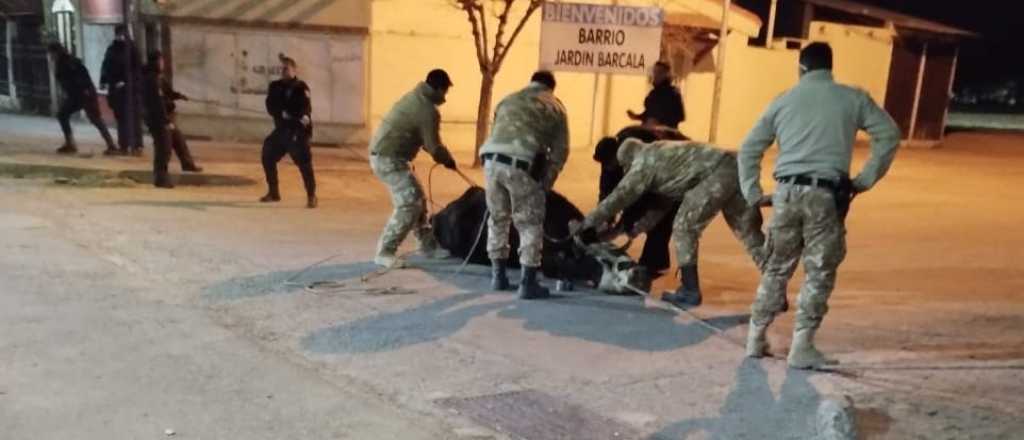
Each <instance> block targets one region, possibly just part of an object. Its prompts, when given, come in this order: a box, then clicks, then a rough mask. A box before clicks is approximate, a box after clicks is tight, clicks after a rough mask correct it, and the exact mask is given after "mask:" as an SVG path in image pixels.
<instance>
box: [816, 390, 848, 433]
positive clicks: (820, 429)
mask: <svg viewBox="0 0 1024 440" xmlns="http://www.w3.org/2000/svg"><path fill="white" fill-rule="evenodd" d="M817 433H818V436H817V439H818V440H857V421H856V416H855V411H854V407H853V399H851V398H850V397H849V396H839V397H828V398H825V399H823V400H822V401H821V403H820V404H818V414H817Z"/></svg>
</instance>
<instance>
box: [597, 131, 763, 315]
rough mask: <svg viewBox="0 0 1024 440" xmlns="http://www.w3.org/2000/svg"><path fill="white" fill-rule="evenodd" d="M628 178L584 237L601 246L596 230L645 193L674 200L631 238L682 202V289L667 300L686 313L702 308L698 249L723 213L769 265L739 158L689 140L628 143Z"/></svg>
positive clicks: (678, 222)
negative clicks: (743, 188) (745, 195)
mask: <svg viewBox="0 0 1024 440" xmlns="http://www.w3.org/2000/svg"><path fill="white" fill-rule="evenodd" d="M617 157H618V160H619V164H620V165H621V166H622V167H623V168H624V169H625V170H626V175H625V177H623V178H622V181H621V182H619V184H618V185H617V186H616V187H615V190H614V191H612V193H611V195H609V196H608V197H606V198H605V199H604V200H603V201H601V203H600V204H599V205H598V206H597V208H595V209H594V211H593V212H591V213H590V214H589V215H587V217H586V218H585V219H584V220H583V224H582V225H581V226H580V231H579V234H580V237H581V238H582V239H583V241H584V242H589V241H595V240H596V237H597V231H596V229H597V228H598V227H600V226H601V225H604V224H606V223H607V222H608V221H609V220H611V219H613V218H615V216H616V215H617V214H618V213H619V212H621V211H622V210H623V209H626V207H628V206H630V205H631V204H633V203H634V202H636V200H637V199H639V198H640V197H641V196H643V195H644V194H645V193H648V192H649V193H652V194H654V195H657V196H660V197H662V198H664V199H667V200H670V201H672V203H669V204H666V208H665V209H664V210H653V211H651V212H650V213H648V214H647V215H646V216H645V217H644V218H642V219H641V220H640V221H639V222H637V224H636V226H634V228H633V230H632V231H629V235H630V236H632V237H635V236H637V235H639V234H641V233H644V232H645V231H647V230H649V229H650V228H652V227H653V226H654V225H656V224H658V222H659V221H661V218H662V217H663V216H664V215H665V213H666V212H668V211H669V210H670V207H671V206H672V205H674V204H675V202H680V205H679V211H678V212H677V213H676V217H675V222H674V223H673V225H672V238H673V239H675V242H676V252H677V260H678V263H679V276H680V280H681V284H680V286H679V289H678V290H676V292H674V293H668V294H665V295H663V296H662V300H664V301H667V302H670V303H672V304H675V305H676V306H679V307H682V308H688V307H695V306H698V305H700V303H701V300H702V297H701V292H700V279H699V277H698V273H697V250H698V247H699V241H700V236H701V233H702V232H703V231H704V229H705V228H707V226H708V224H709V223H711V220H712V219H713V218H714V217H715V215H717V214H718V212H719V211H721V212H722V214H723V215H724V217H725V221H726V223H728V224H729V227H730V228H731V229H732V231H733V234H735V235H736V238H738V239H739V240H740V242H742V243H743V246H744V247H746V249H747V252H748V253H749V254H750V256H751V258H753V260H754V263H755V264H756V265H757V266H759V267H760V266H761V263H762V261H763V260H764V255H763V246H764V233H762V232H761V223H762V218H761V212H760V211H759V210H758V208H757V207H751V206H747V203H746V202H745V201H744V200H743V196H742V194H741V193H740V190H739V177H738V174H737V169H736V157H735V156H734V155H733V154H732V153H729V152H727V151H725V150H721V149H718V148H715V147H712V146H710V145H707V144H700V143H697V142H689V141H658V142H655V143H650V144H645V143H643V142H641V141H639V140H637V139H634V138H629V139H626V140H625V141H624V142H623V143H622V145H621V146H620V147H619V151H618V153H617Z"/></svg>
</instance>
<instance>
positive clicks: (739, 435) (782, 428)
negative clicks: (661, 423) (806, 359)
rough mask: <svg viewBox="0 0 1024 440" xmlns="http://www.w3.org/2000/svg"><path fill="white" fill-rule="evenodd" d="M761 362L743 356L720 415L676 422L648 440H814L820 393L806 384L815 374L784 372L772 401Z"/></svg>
mask: <svg viewBox="0 0 1024 440" xmlns="http://www.w3.org/2000/svg"><path fill="white" fill-rule="evenodd" d="M761 362H762V361H759V360H756V359H750V358H747V359H744V361H743V363H741V364H740V366H739V368H738V369H737V370H736V385H735V386H734V387H733V389H732V391H730V392H729V396H728V397H726V399H725V404H724V405H723V406H722V408H721V410H720V411H719V415H718V417H712V418H703V419H690V420H683V421H680V422H676V423H673V424H671V425H669V426H667V427H666V428H664V429H663V430H661V431H659V432H658V433H656V434H654V435H653V436H651V437H649V440H670V439H671V440H675V439H682V438H689V436H691V435H695V434H701V433H703V434H704V437H701V438H708V439H718V440H734V439H744V438H746V439H763V438H771V439H794V440H797V439H800V440H802V439H808V438H815V416H816V412H817V409H818V404H819V403H820V401H821V395H820V394H819V393H818V390H817V389H815V388H814V386H813V385H811V383H810V382H809V381H808V378H809V377H810V376H811V375H812V374H813V373H810V372H806V371H799V370H793V369H787V370H786V378H785V381H784V382H783V383H782V389H781V390H780V391H779V396H778V397H777V398H776V397H775V394H774V393H773V392H772V389H771V385H770V384H769V383H768V374H767V373H766V372H765V370H764V368H763V367H762V366H761Z"/></svg>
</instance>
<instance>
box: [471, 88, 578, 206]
mask: <svg viewBox="0 0 1024 440" xmlns="http://www.w3.org/2000/svg"><path fill="white" fill-rule="evenodd" d="M485 153H500V154H506V155H509V156H513V157H518V158H522V159H525V160H533V159H534V158H536V157H537V155H539V154H545V155H547V165H546V173H545V176H544V181H543V183H544V184H545V186H546V187H551V185H552V184H554V182H555V179H556V178H557V177H558V174H559V173H561V172H562V167H564V166H565V161H566V160H568V158H569V123H568V121H567V118H566V112H565V106H563V105H562V101H559V100H558V98H556V97H555V95H554V93H552V92H551V91H550V90H548V89H547V88H546V87H544V86H543V85H540V84H537V83H532V84H530V85H529V86H526V88H524V89H522V90H520V91H518V92H515V93H513V94H511V95H508V96H506V97H505V99H502V100H501V102H500V103H498V107H497V108H496V109H495V111H494V127H493V128H492V129H491V136H490V137H489V138H488V139H487V142H485V143H484V145H483V146H482V147H481V148H480V154H485Z"/></svg>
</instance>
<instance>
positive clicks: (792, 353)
mask: <svg viewBox="0 0 1024 440" xmlns="http://www.w3.org/2000/svg"><path fill="white" fill-rule="evenodd" d="M816 331H817V329H813V328H803V329H797V330H795V331H794V332H793V344H792V345H791V346H790V347H789V358H788V359H787V361H788V362H789V366H790V368H796V369H799V370H814V369H818V368H821V367H824V366H829V365H838V364H839V361H837V360H835V359H829V358H827V357H825V355H824V354H822V353H821V352H820V351H818V349H817V348H814V333H815V332H816Z"/></svg>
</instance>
